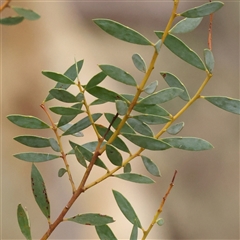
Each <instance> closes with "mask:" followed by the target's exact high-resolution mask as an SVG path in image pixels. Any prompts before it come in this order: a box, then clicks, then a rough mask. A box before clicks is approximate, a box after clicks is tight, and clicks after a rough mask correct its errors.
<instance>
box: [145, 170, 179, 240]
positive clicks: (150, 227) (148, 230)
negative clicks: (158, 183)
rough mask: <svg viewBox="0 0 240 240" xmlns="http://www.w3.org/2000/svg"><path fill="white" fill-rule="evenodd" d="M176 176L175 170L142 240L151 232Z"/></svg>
mask: <svg viewBox="0 0 240 240" xmlns="http://www.w3.org/2000/svg"><path fill="white" fill-rule="evenodd" d="M176 174H177V170H175V172H174V175H173V178H172V181H171V183H170V186H169V188H168V190H167V192H166V193H165V196H164V197H163V199H162V202H161V204H160V206H159V208H158V210H157V212H156V214H155V216H154V218H153V220H152V222H151V224H150V225H149V227H148V229H147V230H146V231H144V234H143V237H142V240H145V239H146V237H147V235H148V234H149V232H150V231H151V229H152V227H153V226H154V224H155V223H156V221H157V219H158V217H159V215H160V214H161V212H162V209H163V206H164V204H165V202H166V199H167V197H168V195H169V193H170V191H171V189H172V188H173V186H174V180H175V177H176Z"/></svg>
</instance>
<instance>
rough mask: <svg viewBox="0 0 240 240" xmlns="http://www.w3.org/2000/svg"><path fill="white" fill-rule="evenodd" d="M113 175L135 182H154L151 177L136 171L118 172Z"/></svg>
mask: <svg viewBox="0 0 240 240" xmlns="http://www.w3.org/2000/svg"><path fill="white" fill-rule="evenodd" d="M114 177H117V178H120V179H123V180H126V181H129V182H135V183H144V184H150V183H155V181H153V180H152V179H151V178H149V177H146V176H143V175H141V174H136V173H120V174H116V175H114Z"/></svg>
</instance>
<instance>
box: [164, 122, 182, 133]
mask: <svg viewBox="0 0 240 240" xmlns="http://www.w3.org/2000/svg"><path fill="white" fill-rule="evenodd" d="M183 127H184V122H180V123H177V124H174V125H172V126H171V127H169V128H168V129H167V132H168V133H169V134H172V135H175V134H177V133H179V132H180V131H181V130H182V129H183Z"/></svg>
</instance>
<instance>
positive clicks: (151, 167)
mask: <svg viewBox="0 0 240 240" xmlns="http://www.w3.org/2000/svg"><path fill="white" fill-rule="evenodd" d="M141 158H142V161H143V164H144V166H145V168H146V169H147V171H148V172H150V173H151V174H152V175H153V176H156V177H160V176H161V173H160V172H159V170H158V167H157V165H156V164H155V163H154V162H153V161H152V160H151V159H149V158H148V157H145V156H141Z"/></svg>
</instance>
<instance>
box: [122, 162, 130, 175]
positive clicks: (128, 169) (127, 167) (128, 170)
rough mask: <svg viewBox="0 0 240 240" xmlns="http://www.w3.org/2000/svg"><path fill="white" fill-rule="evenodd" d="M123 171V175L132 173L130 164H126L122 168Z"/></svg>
mask: <svg viewBox="0 0 240 240" xmlns="http://www.w3.org/2000/svg"><path fill="white" fill-rule="evenodd" d="M123 171H124V172H125V173H129V172H131V171H132V167H131V164H130V163H127V164H126V165H125V166H124V168H123Z"/></svg>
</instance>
